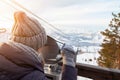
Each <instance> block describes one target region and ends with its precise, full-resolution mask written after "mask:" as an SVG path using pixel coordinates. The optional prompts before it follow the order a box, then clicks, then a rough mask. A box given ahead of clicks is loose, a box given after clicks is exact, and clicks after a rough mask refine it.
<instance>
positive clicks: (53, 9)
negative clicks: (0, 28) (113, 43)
mask: <svg viewBox="0 0 120 80" xmlns="http://www.w3.org/2000/svg"><path fill="white" fill-rule="evenodd" d="M15 1H17V2H19V3H20V4H22V5H23V6H25V7H26V8H27V9H29V10H31V11H32V12H34V13H35V14H37V15H38V16H40V17H41V18H43V19H45V20H47V21H48V22H50V23H51V24H53V25H55V26H56V27H57V28H59V29H61V30H65V29H66V30H67V29H68V28H69V30H70V29H71V30H75V31H76V30H78V31H89V30H90V31H96V30H97V31H98V30H103V29H105V28H107V26H108V24H109V22H110V20H111V19H112V15H111V13H112V12H114V13H118V12H119V11H120V0H15ZM13 11H14V10H13ZM11 15H12V13H11ZM11 18H12V17H10V19H11ZM76 28H77V29H76Z"/></svg>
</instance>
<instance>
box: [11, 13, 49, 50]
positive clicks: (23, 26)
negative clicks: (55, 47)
mask: <svg viewBox="0 0 120 80" xmlns="http://www.w3.org/2000/svg"><path fill="white" fill-rule="evenodd" d="M14 21H15V22H14V25H13V28H12V36H11V38H10V40H12V41H15V42H18V43H22V44H24V45H27V46H29V47H32V48H33V49H35V50H38V49H39V48H40V47H42V46H44V45H45V43H46V42H47V35H46V32H45V29H44V28H43V27H42V26H41V24H40V23H39V22H38V21H37V20H36V19H33V18H30V17H28V16H27V15H26V14H25V13H24V12H21V11H18V12H15V13H14Z"/></svg>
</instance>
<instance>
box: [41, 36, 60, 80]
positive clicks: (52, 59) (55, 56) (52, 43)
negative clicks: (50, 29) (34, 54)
mask: <svg viewBox="0 0 120 80" xmlns="http://www.w3.org/2000/svg"><path fill="white" fill-rule="evenodd" d="M39 51H40V52H41V53H42V56H43V58H44V60H45V65H44V71H45V73H46V76H47V77H48V79H49V80H61V71H62V70H61V66H60V65H59V64H58V62H59V61H61V60H62V57H61V54H60V52H61V51H60V46H58V43H57V42H56V40H55V39H53V38H52V37H50V36H47V43H46V44H45V46H44V47H42V48H40V49H39Z"/></svg>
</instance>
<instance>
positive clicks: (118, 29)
mask: <svg viewBox="0 0 120 80" xmlns="http://www.w3.org/2000/svg"><path fill="white" fill-rule="evenodd" d="M112 15H113V19H112V20H111V21H110V24H109V27H108V28H107V29H106V30H105V31H102V32H101V34H102V35H103V36H104V40H103V43H102V44H101V49H100V51H99V52H98V53H99V54H100V57H99V58H98V64H99V66H102V67H107V68H114V69H120V13H118V14H113V13H112Z"/></svg>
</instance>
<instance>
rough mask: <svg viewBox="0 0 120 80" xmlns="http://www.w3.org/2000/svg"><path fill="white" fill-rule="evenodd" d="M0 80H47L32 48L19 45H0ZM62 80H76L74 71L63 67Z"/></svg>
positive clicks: (12, 43)
mask: <svg viewBox="0 0 120 80" xmlns="http://www.w3.org/2000/svg"><path fill="white" fill-rule="evenodd" d="M0 80H48V79H47V78H46V76H45V73H44V70H43V67H42V64H41V58H40V56H38V54H37V52H36V51H35V50H33V49H32V48H30V47H28V46H25V45H23V44H20V43H14V42H9V43H1V44H0ZM62 80H77V79H76V70H75V68H73V67H71V66H67V65H64V68H63V73H62Z"/></svg>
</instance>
